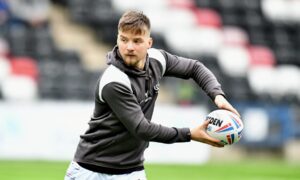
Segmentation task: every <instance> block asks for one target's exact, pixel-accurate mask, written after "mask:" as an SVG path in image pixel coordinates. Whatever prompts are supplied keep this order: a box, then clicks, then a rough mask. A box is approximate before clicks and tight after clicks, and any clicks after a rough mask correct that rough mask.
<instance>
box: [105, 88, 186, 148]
mask: <svg viewBox="0 0 300 180" xmlns="http://www.w3.org/2000/svg"><path fill="white" fill-rule="evenodd" d="M102 97H103V100H104V101H105V102H106V103H107V104H108V105H109V107H110V108H111V110H112V111H113V113H114V114H115V116H116V117H117V118H118V119H119V120H120V121H121V122H122V124H123V125H124V126H125V127H126V128H127V129H128V131H129V132H130V133H131V134H132V135H134V136H136V137H138V138H141V139H143V140H146V141H155V142H161V143H175V142H188V141H190V140H191V139H190V130H189V128H175V127H173V128H170V127H165V126H162V125H159V124H155V123H153V122H150V121H149V120H147V119H146V118H145V116H144V113H143V112H142V110H141V107H140V106H139V104H138V102H137V100H136V98H135V97H134V95H133V94H132V92H131V91H130V90H129V89H128V88H127V87H125V86H124V85H122V84H120V83H115V82H112V83H109V84H107V85H105V86H104V88H103V91H102Z"/></svg>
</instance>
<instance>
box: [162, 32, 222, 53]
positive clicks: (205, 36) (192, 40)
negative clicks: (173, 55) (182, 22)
mask: <svg viewBox="0 0 300 180" xmlns="http://www.w3.org/2000/svg"><path fill="white" fill-rule="evenodd" d="M165 40H166V43H167V45H168V46H169V47H170V48H171V49H173V50H174V51H176V52H182V53H185V54H191V55H193V56H199V55H210V56H214V57H216V56H217V52H218V51H219V49H220V47H221V45H222V33H221V31H220V30H219V29H216V28H210V27H196V28H185V27H178V28H176V29H169V31H168V33H166V34H165Z"/></svg>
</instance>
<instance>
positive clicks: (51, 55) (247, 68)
mask: <svg viewBox="0 0 300 180" xmlns="http://www.w3.org/2000/svg"><path fill="white" fill-rule="evenodd" d="M128 9H138V10H142V11H143V12H144V13H145V14H147V15H148V16H149V17H150V19H151V22H152V37H153V38H154V47H156V48H162V49H165V50H167V51H169V52H172V53H174V54H178V55H180V56H186V57H190V58H194V59H199V61H201V62H203V63H204V64H205V65H206V66H207V67H208V68H209V69H210V70H212V71H213V72H214V74H215V75H216V76H217V78H218V80H219V81H220V82H221V84H222V86H223V89H224V91H225V93H226V95H227V97H228V99H229V100H230V101H231V102H232V103H233V104H234V106H235V107H236V108H237V109H238V110H239V111H240V113H241V115H242V119H243V120H244V123H245V130H244V136H243V138H242V140H241V142H240V143H238V144H236V145H234V146H231V147H226V148H223V149H215V148H209V147H207V146H205V145H199V144H193V143H190V144H184V145H172V146H169V145H168V146H164V145H158V144H155V143H153V144H152V147H151V148H150V149H149V151H150V152H147V153H148V154H146V155H147V156H146V158H147V157H148V159H149V160H150V162H153V163H171V164H172V163H179V164H186V163H188V164H189V163H193V164H206V163H210V162H216V161H218V162H225V161H226V162H231V161H239V162H244V163H247V161H246V160H248V159H252V161H253V160H254V161H255V159H260V162H261V160H262V159H277V160H279V161H280V163H282V165H284V164H285V163H291V162H292V163H294V162H295V163H296V164H299V163H300V156H299V152H300V68H299V67H300V51H299V49H300V0H151V1H149V0H148V1H147V0H51V1H50V0H26V1H25V0H0V159H3V160H2V161H1V160H0V166H3V167H5V166H6V165H1V163H4V164H5V163H7V164H8V166H7V167H10V166H9V164H10V163H9V162H10V160H13V161H12V162H11V163H13V162H15V161H18V160H24V159H26V160H47V161H54V160H55V161H57V160H59V161H63V162H66V161H69V160H70V159H71V158H72V156H73V152H74V151H75V147H76V145H77V141H78V135H79V134H81V133H82V132H83V130H84V129H85V127H86V126H85V125H86V124H87V122H88V120H89V116H90V114H91V112H92V110H93V109H92V108H93V95H94V86H95V84H96V81H97V78H98V77H99V75H100V74H101V72H102V70H103V69H104V68H105V66H106V62H105V55H106V52H107V51H109V50H110V49H111V48H112V47H113V46H114V45H115V42H116V34H117V23H118V19H119V17H120V15H121V14H122V13H123V12H124V11H126V10H128ZM215 108H216V107H215V106H214V105H213V104H212V102H211V100H210V99H208V97H207V96H206V95H205V94H203V92H201V91H200V90H199V89H198V88H197V87H196V85H195V84H194V83H193V82H192V81H190V80H189V81H182V80H177V79H172V78H170V79H166V80H164V81H163V82H162V83H161V90H160V97H159V102H158V107H157V108H156V114H160V116H157V117H156V116H155V118H154V120H155V121H158V122H160V123H162V124H166V125H175V126H182V125H187V126H190V125H195V123H196V124H197V123H201V121H203V119H204V118H205V115H206V114H207V113H208V112H210V111H211V110H213V109H215ZM175 111H176V112H177V113H174V112H175ZM171 119H172V120H173V119H174V121H171V122H170V120H171ZM183 120H184V121H187V122H182V121H183ZM151 149H153V150H151ZM175 149H177V151H176V150H175ZM172 150H173V151H172ZM183 152H189V153H183ZM199 152H201V153H199ZM181 153H182V155H181ZM20 164H22V161H21V162H20ZM37 164H39V162H37ZM64 165H65V166H67V163H64ZM25 166H26V165H24V167H25ZM237 166H239V165H237ZM11 167H12V169H13V168H14V167H16V166H11ZM21 167H23V166H21ZM258 167H260V166H258ZM298 167H299V166H298ZM65 168H66V167H65ZM19 169H22V168H20V166H19ZM199 169H201V168H199ZM275 169H276V168H275ZM64 170H65V169H63V171H64ZM2 171H3V172H1V173H0V174H5V170H2ZM295 171H296V170H295ZM295 171H294V172H295ZM199 172H200V170H199ZM274 173H275V171H274ZM61 174H64V172H61ZM275 174H276V173H275ZM150 177H152V176H151V175H150ZM186 177H187V176H186ZM191 177H192V176H191ZM0 178H1V175H0ZM297 178H300V175H299V173H298V176H297ZM297 178H295V179H297ZM1 179H2V178H1ZM7 179H8V178H7ZM45 179H46V178H45ZM50 179H51V178H50ZM52 179H55V178H52ZM60 179H62V178H60ZM153 179H158V178H154V177H153ZM162 179H163V178H162ZM165 179H168V178H165ZM190 179H192V178H190ZM253 179H255V178H253ZM269 179H273V178H269ZM278 179H289V178H288V175H287V176H284V175H283V176H282V177H279V178H278ZM290 179H293V178H290Z"/></svg>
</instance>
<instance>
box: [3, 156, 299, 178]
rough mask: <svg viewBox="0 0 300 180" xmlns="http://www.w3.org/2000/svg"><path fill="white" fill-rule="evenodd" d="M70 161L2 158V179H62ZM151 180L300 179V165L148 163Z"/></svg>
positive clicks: (252, 162) (273, 162)
mask: <svg viewBox="0 0 300 180" xmlns="http://www.w3.org/2000/svg"><path fill="white" fill-rule="evenodd" d="M68 165H69V162H51V161H49V162H48V161H7V160H0V179H1V180H61V179H63V177H64V175H65V171H66V169H67V167H68ZM146 173H147V177H148V180H201V179H204V180H217V179H222V180H224V179H230V180H235V179H236V180H240V179H243V180H299V179H300V164H287V163H285V162H283V161H271V162H270V161H269V162H263V161H253V160H252V161H243V162H237V163H208V164H205V165H162V164H146Z"/></svg>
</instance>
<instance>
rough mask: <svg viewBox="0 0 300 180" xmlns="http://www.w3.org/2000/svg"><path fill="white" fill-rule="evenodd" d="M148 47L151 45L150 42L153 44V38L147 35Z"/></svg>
mask: <svg viewBox="0 0 300 180" xmlns="http://www.w3.org/2000/svg"><path fill="white" fill-rule="evenodd" d="M148 43H149V44H148V49H149V48H151V47H152V44H153V39H152V37H149V40H148Z"/></svg>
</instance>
